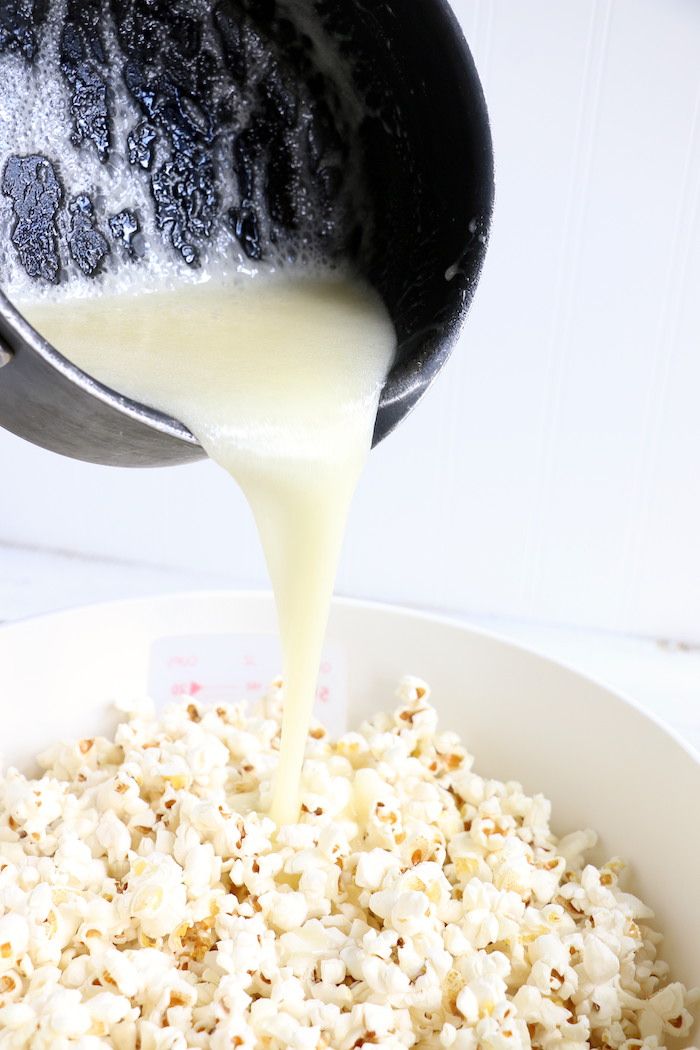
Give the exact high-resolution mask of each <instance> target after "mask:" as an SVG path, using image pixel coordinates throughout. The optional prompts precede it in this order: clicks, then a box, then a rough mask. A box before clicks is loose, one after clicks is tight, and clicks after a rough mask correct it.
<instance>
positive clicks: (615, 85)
mask: <svg viewBox="0 0 700 1050" xmlns="http://www.w3.org/2000/svg"><path fill="white" fill-rule="evenodd" d="M456 7H457V9H458V13H459V15H460V17H461V19H462V22H463V25H464V28H465V31H466V33H467V36H468V39H469V40H470V42H471V45H472V48H473V51H474V53H475V56H476V59H477V64H478V66H479V68H480V71H481V74H482V77H483V81H484V85H485V90H486V95H487V99H488V102H489V106H490V110H491V116H492V122H493V133H494V140H495V148H496V157H497V207H496V218H495V224H494V230H493V239H492V245H491V250H490V254H489V258H488V261H487V266H486V270H485V273H484V277H483V280H482V284H481V286H480V288H479V291H478V294H477V299H476V302H475V305H474V308H473V311H472V313H471V315H470V318H469V321H468V324H467V327H466V329H465V332H464V336H463V340H462V344H461V346H460V347H459V349H458V351H457V352H456V353H455V355H454V358H453V360H452V362H451V363H450V365H449V367H448V369H447V371H446V373H445V374H444V375H443V377H441V379H440V381H439V382H438V383H437V384H436V385H435V387H434V389H433V390H432V391H431V392H430V394H429V395H428V397H427V398H426V400H425V401H424V402H423V404H422V405H421V406H420V407H419V408H418V409H417V410H416V412H415V414H414V415H413V417H412V418H411V419H410V420H409V421H407V422H406V423H405V424H403V425H402V427H401V428H400V429H399V430H398V431H397V433H396V434H395V435H394V436H393V437H392V438H391V439H389V440H388V441H387V442H386V443H385V444H384V445H383V446H381V447H380V448H379V449H378V450H376V451H375V452H374V453H373V455H372V457H371V462H370V465H369V467H368V469H367V472H366V475H365V477H364V479H363V481H362V484H361V487H360V490H359V492H358V495H357V499H356V501H355V505H354V509H353V513H352V520H351V523H350V528H349V531H348V536H347V543H346V549H345V553H344V557H343V562H342V566H341V570H340V578H339V591H340V592H341V593H346V594H353V595H360V596H365V597H376V598H381V599H385V600H395V601H399V602H405V603H409V604H413V605H422V606H425V607H430V608H437V609H441V610H447V611H456V612H458V613H460V614H462V615H475V616H478V617H482V618H483V617H485V616H492V615H496V616H501V617H507V618H510V619H517V620H518V621H519V622H526V623H527V622H538V621H539V622H544V623H554V624H570V625H580V626H584V627H590V628H597V629H604V630H613V631H622V632H626V633H628V634H648V635H663V636H665V637H672V638H684V639H688V640H691V641H692V640H696V641H700V476H699V474H700V470H699V467H698V462H699V456H700V412H699V411H698V400H699V399H700V218H699V215H698V210H699V209H698V205H699V198H700V127H699V116H698V115H699V113H700V61H699V60H698V56H700V3H698V2H697V0H566V2H565V3H562V0H527V3H524V2H519V0H456ZM0 541H1V542H3V543H4V544H5V545H6V547H5V551H4V554H3V551H2V549H0V578H2V579H3V581H4V585H5V589H4V592H3V593H2V594H0V600H5V609H6V614H9V615H11V614H12V613H13V609H14V612H15V613H16V614H19V613H20V612H26V611H34V610H36V609H37V608H39V607H44V606H46V605H47V604H52V605H60V604H68V603H69V602H70V601H71V600H73V598H74V597H75V598H78V597H79V598H80V599H81V600H82V599H83V598H85V597H88V596H91V595H94V596H96V597H109V596H110V595H112V594H114V595H117V594H119V593H124V591H125V589H126V591H128V590H129V587H130V586H131V584H128V583H127V582H126V581H127V580H129V579H131V578H132V577H130V576H129V571H131V570H129V569H128V567H129V566H130V565H133V564H134V563H139V564H140V565H141V566H144V567H145V568H142V569H141V570H133V571H134V572H140V575H138V579H139V580H140V581H141V582H140V583H139V584H138V586H137V585H134V586H137V589H138V588H139V587H140V588H141V589H151V590H156V589H161V588H162V587H164V586H168V585H169V583H168V581H170V585H172V583H173V581H178V584H179V583H180V582H182V581H184V582H185V583H186V584H187V585H192V586H197V585H199V584H206V585H210V584H211V583H213V582H215V583H217V584H220V585H245V586H250V585H254V586H257V585H262V584H264V582H265V572H264V566H263V563H262V558H261V555H260V552H259V549H258V545H257V541H256V538H255V534H254V530H253V526H252V522H251V520H250V515H249V514H248V511H247V509H246V507H245V504H244V502H243V499H242V498H241V496H240V495H239V494H238V492H237V491H236V490H235V489H234V487H233V486H232V485H231V484H230V483H227V482H226V479H225V478H224V476H223V475H222V474H221V473H220V472H219V471H218V470H217V468H215V467H214V466H212V465H210V464H202V465H198V466H194V467H184V468H178V469H172V468H171V469H168V470H162V471H147V472H146V471H144V472H132V471H119V470H114V469H107V468H104V469H102V468H98V467H93V466H87V465H84V464H80V463H75V462H71V461H69V460H63V459H60V458H58V457H56V456H52V455H50V454H48V453H46V452H42V451H40V450H38V449H35V448H33V447H31V446H29V445H27V444H24V443H22V442H20V441H19V440H17V439H15V438H14V437H12V436H10V435H9V434H5V433H1V434H0ZM34 548H41V549H47V550H48V549H52V550H59V551H66V552H73V554H77V555H79V556H81V557H82V556H84V555H92V556H100V557H104V558H107V559H112V561H111V562H110V561H105V562H90V561H85V560H81V559H80V557H78V558H75V557H71V558H67V559H66V558H61V557H59V558H53V559H52V558H50V557H48V556H46V557H44V556H39V557H36V558H34V559H33V560H32V557H31V555H30V554H29V552H30V551H31V550H32V549H34ZM27 559H29V560H27ZM115 559H116V560H115ZM67 566H68V567H69V568H67ZM110 566H111V568H110ZM133 578H135V577H133ZM13 581H14V582H13ZM76 581H78V582H77V585H76ZM76 586H77V590H76ZM13 587H14V590H13ZM13 594H14V597H15V604H14V605H13V604H12V595H13ZM49 594H51V595H52V596H53V597H52V598H50V599H49V598H48V597H47V595H49ZM3 595H4V597H3ZM63 598H65V600H62V599H63ZM27 605H28V606H29V608H27ZM1 612H2V610H1V609H0V614H1Z"/></svg>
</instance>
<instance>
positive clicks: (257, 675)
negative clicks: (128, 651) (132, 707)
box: [148, 634, 348, 736]
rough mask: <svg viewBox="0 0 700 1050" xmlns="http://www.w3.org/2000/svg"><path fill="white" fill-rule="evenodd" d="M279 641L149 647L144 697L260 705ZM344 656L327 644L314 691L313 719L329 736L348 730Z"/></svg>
mask: <svg viewBox="0 0 700 1050" xmlns="http://www.w3.org/2000/svg"><path fill="white" fill-rule="evenodd" d="M281 664H282V661H281V656H280V648H279V642H278V640H277V639H276V638H274V637H271V636H269V635H211V634H202V635H182V636H170V637H166V638H159V639H158V640H157V641H155V642H154V643H153V645H152V647H151V655H150V666H149V674H148V688H149V693H150V695H151V696H152V697H153V700H154V701H155V703H156V705H157V706H159V707H161V706H163V705H164V704H167V703H172V702H173V701H174V700H175V701H176V700H182V699H184V698H194V697H196V698H197V700H200V701H201V702H202V703H205V704H216V703H228V704H234V703H241V702H243V701H245V700H251V701H255V700H259V699H260V698H261V697H263V696H264V695H265V692H266V690H267V688H268V685H269V683H270V682H272V681H273V680H274V679H275V678H277V677H278V676H279V674H280V669H281ZM347 693H348V673H347V658H346V655H345V651H344V650H343V649H342V647H341V646H339V645H328V646H327V647H326V648H325V650H324V654H323V660H322V663H321V667H320V672H319V680H318V688H317V691H316V707H315V715H316V717H317V718H321V719H322V720H323V723H324V725H325V726H326V727H327V728H328V730H329V732H330V733H331V734H332V735H333V736H337V735H339V734H340V733H343V732H344V731H345V729H346V728H347Z"/></svg>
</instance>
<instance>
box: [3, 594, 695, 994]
mask: <svg viewBox="0 0 700 1050" xmlns="http://www.w3.org/2000/svg"><path fill="white" fill-rule="evenodd" d="M275 637H276V624H275V615H274V608H273V604H272V601H271V598H270V597H269V596H268V595H262V594H226V593H213V594H190V595H179V596H167V597H162V598H155V599H143V600H136V601H127V602H116V603H112V604H108V605H103V606H94V607H90V608H86V609H76V610H72V611H69V612H65V613H58V614H54V615H50V616H45V617H41V618H37V619H35V620H28V621H24V622H22V623H19V624H14V625H12V626H9V627H5V628H3V629H2V630H0V696H1V697H2V709H3V728H2V734H1V736H0V753H2V756H3V758H4V760H5V761H7V762H12V763H13V764H16V765H19V766H20V767H21V768H26V769H29V768H31V764H32V758H33V756H35V755H36V754H37V753H38V752H39V751H40V750H42V749H43V748H44V747H46V746H47V745H48V744H50V743H51V742H52V741H54V740H56V739H58V738H65V737H74V736H75V737H77V736H85V735H90V734H92V733H95V732H105V731H108V730H109V729H110V728H111V726H112V725H113V724H114V722H115V716H114V713H113V712H112V711H111V710H110V704H111V701H112V700H113V699H114V698H116V697H118V696H134V695H143V694H144V693H146V692H151V694H153V695H154V696H155V698H156V699H157V700H159V701H161V700H163V699H165V698H167V697H168V696H177V695H195V694H196V695H197V696H199V697H200V698H202V699H205V700H209V699H211V700H214V699H228V700H231V699H239V698H243V697H244V696H245V695H246V692H251V691H252V692H256V691H257V690H259V689H260V688H262V687H263V684H264V683H265V682H266V681H267V680H268V679H269V678H271V677H273V676H274V675H275V674H276V673H277V672H278V671H279V656H278V648H277V643H276V641H275ZM406 673H411V674H416V675H419V676H420V677H422V678H425V679H426V680H427V681H428V682H429V683H430V684H431V686H432V689H433V697H432V698H433V701H434V703H435V704H436V706H437V707H438V709H439V711H440V714H441V717H442V725H443V726H444V727H445V728H450V729H456V730H457V731H459V732H460V733H461V734H462V736H463V739H464V742H465V744H466V745H467V747H468V748H469V749H470V750H471V751H472V752H473V753H474V754H475V755H476V758H477V768H478V770H479V771H480V772H482V773H485V774H486V775H490V776H494V777H498V778H500V779H505V780H509V779H516V780H520V781H521V782H522V783H523V784H524V785H525V787H526V789H527V790H529V791H531V792H538V791H539V792H542V793H544V794H545V795H546V796H547V797H548V798H550V799H552V801H553V804H554V810H553V823H554V826H555V829H556V830H557V831H559V832H560V833H565V832H568V831H572V830H575V829H577V828H583V827H593V828H595V829H596V830H597V831H598V832H599V833H600V834H601V852H602V854H604V855H605V856H608V857H609V856H622V857H624V858H626V859H627V860H629V861H630V863H631V865H632V868H633V880H632V888H633V889H634V891H635V892H638V893H639V894H640V895H641V896H642V897H643V898H644V899H645V900H646V901H647V902H648V903H649V904H650V905H651V906H652V907H653V908H654V909H655V911H656V913H657V918H658V924H659V927H660V929H662V930H663V931H664V933H665V935H666V940H665V945H664V954H665V956H666V958H667V959H668V960H669V961H670V962H671V965H672V967H673V972H674V975H675V976H676V977H677V978H678V979H681V980H683V981H685V982H686V983H687V984H689V985H700V952H698V948H697V943H698V942H697V932H698V931H699V930H700V892H698V887H699V886H700V820H699V819H698V802H699V801H700V761H699V760H698V758H697V756H695V755H694V754H692V753H691V751H690V750H689V749H686V748H685V747H684V746H683V745H682V744H681V743H680V742H679V741H677V740H676V739H674V737H673V736H672V735H671V734H670V733H668V732H667V731H665V730H664V729H663V728H662V727H660V726H659V725H658V724H656V723H655V722H654V721H653V720H651V719H650V718H648V717H647V716H646V715H644V714H643V713H642V712H641V711H639V709H637V708H636V707H635V706H634V705H633V704H631V703H629V702H628V701H626V700H625V699H623V698H622V697H619V696H617V695H616V694H614V693H612V692H610V691H609V690H607V689H605V688H603V687H602V686H600V685H598V684H596V683H595V682H592V681H590V680H588V679H586V678H584V677H582V676H581V675H579V674H577V673H575V672H573V671H571V670H569V669H567V668H565V667H562V666H560V665H557V664H555V663H553V662H551V661H549V660H546V659H544V658H543V657H541V656H538V655H537V654H535V653H531V652H529V651H527V650H524V649H522V648H520V647H518V646H515V645H512V644H510V643H508V642H506V641H504V640H502V639H499V638H495V637H492V636H489V635H486V634H484V633H482V632H479V631H474V630H470V629H468V628H466V627H464V626H461V625H458V624H454V623H450V622H448V621H444V620H440V619H437V618H433V617H429V616H424V615H421V614H417V613H411V612H407V611H405V610H401V609H394V608H389V607H385V606H377V605H371V604H364V603H359V602H344V601H338V602H336V603H335V605H334V608H333V611H332V615H331V622H330V627H329V632H328V647H327V658H326V661H325V665H324V669H323V676H322V683H321V685H322V689H323V694H322V697H321V699H320V701H319V709H320V711H321V713H322V715H323V716H324V717H325V719H326V721H327V722H329V723H330V725H331V728H332V729H333V730H335V731H337V730H338V729H340V728H342V725H343V722H344V718H345V713H346V709H347V714H348V716H349V724H353V723H355V724H356V723H357V722H359V721H360V720H361V719H362V718H363V717H365V716H367V715H369V714H371V713H373V712H375V711H377V710H378V709H381V708H390V707H391V706H392V704H393V702H394V696H393V694H394V689H395V687H396V683H397V680H398V679H399V678H400V677H401V675H403V674H406Z"/></svg>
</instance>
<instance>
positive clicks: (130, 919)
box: [0, 679, 700, 1050]
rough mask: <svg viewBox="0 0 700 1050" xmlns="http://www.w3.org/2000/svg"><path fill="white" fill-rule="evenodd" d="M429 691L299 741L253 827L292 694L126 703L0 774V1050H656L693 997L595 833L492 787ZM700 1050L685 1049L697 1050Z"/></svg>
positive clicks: (516, 793) (420, 685)
mask: <svg viewBox="0 0 700 1050" xmlns="http://www.w3.org/2000/svg"><path fill="white" fill-rule="evenodd" d="M429 695H430V694H429V690H428V687H427V686H426V684H425V683H424V682H421V681H420V680H419V679H405V680H404V681H403V682H402V683H401V685H400V688H399V700H400V706H399V707H398V709H397V710H396V711H395V713H394V714H393V716H392V715H385V714H379V715H377V716H376V717H375V718H373V719H372V720H371V721H370V722H367V723H365V724H364V725H363V726H362V728H361V730H360V731H359V732H357V733H348V734H346V735H345V736H344V737H342V738H341V739H340V740H339V741H337V742H336V743H333V742H332V741H331V740H330V738H329V737H328V734H327V733H326V732H325V731H324V730H322V728H321V727H317V728H316V729H315V732H314V735H313V737H312V738H311V740H310V742H309V749H308V759H307V763H306V766H305V770H304V777H303V784H302V800H303V811H302V818H301V821H300V822H299V824H297V825H290V826H286V827H284V828H281V829H280V830H279V833H278V832H277V830H276V829H275V827H274V825H273V824H272V822H271V821H270V820H269V819H268V818H267V817H266V816H264V815H263V814H262V813H261V812H259V810H260V808H261V807H262V806H264V804H265V800H269V798H270V785H271V780H272V777H273V775H274V770H275V766H276V763H277V759H278V741H279V719H280V715H281V693H280V690H279V689H278V688H276V689H274V690H273V692H272V694H271V695H270V696H269V697H267V698H266V699H265V701H263V703H262V704H261V705H260V706H259V707H258V709H257V710H255V711H253V712H252V713H251V714H249V715H248V714H246V713H245V711H244V710H243V708H242V707H240V706H238V707H232V706H228V705H225V706H221V707H217V708H214V709H207V708H205V707H203V706H202V705H199V704H196V703H193V702H190V703H188V704H186V705H182V706H175V707H172V708H170V709H169V710H168V711H166V712H165V713H164V714H163V716H162V717H161V718H157V717H156V715H155V712H154V710H153V707H152V705H150V704H134V703H127V704H126V705H124V706H123V710H124V711H125V712H126V713H127V714H128V720H127V721H126V722H124V723H123V724H122V725H121V726H120V727H119V728H118V730H117V733H116V736H115V742H114V743H112V742H110V741H109V740H105V739H102V738H94V739H92V738H91V739H85V740H81V741H78V742H77V743H76V744H60V745H56V746H55V747H53V748H51V749H49V751H48V752H46V753H45V755H44V756H42V765H43V766H44V768H45V769H46V772H45V774H44V776H43V777H41V778H40V779H38V780H29V779H27V778H25V777H23V776H22V775H21V774H19V773H18V772H17V771H16V770H11V769H10V770H8V771H7V772H6V773H5V774H4V775H3V776H0V1050H51V1048H55V1050H69V1048H70V1047H76V1048H77V1050H109V1048H115V1050H137V1048H141V1050H189V1048H192V1050H195V1048H197V1050H231V1048H232V1047H238V1048H240V1050H258V1048H259V1047H261V1046H265V1047H266V1048H267V1050H330V1048H332V1050H361V1048H363V1047H366V1048H368V1050H369V1048H370V1047H373V1046H380V1047H382V1048H383V1050H409V1048H411V1047H416V1048H421V1050H423V1048H425V1050H438V1048H440V1047H444V1048H451V1050H531V1047H532V1046H535V1047H537V1050H589V1048H590V1047H605V1048H606V1050H663V1048H664V1047H666V1046H667V1045H669V1040H673V1039H676V1038H681V1039H685V1038H686V1037H687V1036H688V1034H689V1032H690V1030H691V1027H692V1016H691V1009H692V1007H693V1006H694V1004H695V1003H696V1001H697V999H698V998H700V993H694V992H688V991H687V989H685V988H684V987H683V986H682V985H681V984H679V983H677V982H676V983H674V982H671V981H670V978H669V968H668V966H667V965H666V964H665V963H664V962H663V961H662V960H660V959H659V958H658V946H659V942H660V937H659V935H658V934H657V933H655V932H654V931H653V930H652V929H651V928H650V927H649V925H648V920H649V918H650V917H651V912H650V911H649V909H648V908H646V907H645V906H644V905H643V904H642V902H641V901H639V900H638V899H637V898H636V897H634V896H632V895H631V894H629V893H625V892H624V891H623V890H622V889H621V888H620V885H619V881H620V876H621V873H622V871H623V867H624V865H623V864H622V862H620V861H618V860H616V859H614V860H611V861H610V862H609V863H608V864H607V865H605V867H603V868H601V869H598V868H596V867H594V866H593V865H591V864H589V863H588V862H587V859H586V854H587V851H588V850H589V849H590V848H591V847H592V846H593V845H594V844H595V842H596V837H595V834H594V833H593V832H590V831H585V832H576V833H574V834H572V835H568V836H567V837H565V838H563V839H559V840H558V839H556V837H555V836H554V835H553V834H552V832H551V830H550V827H549V819H550V809H551V807H550V804H549V803H548V802H547V800H546V799H544V798H542V796H535V797H534V798H529V797H528V796H527V795H525V793H524V792H523V790H522V788H521V787H520V785H519V784H515V783H512V782H506V783H502V782H500V781H496V780H486V779H484V778H482V777H480V776H479V775H478V774H477V773H474V772H473V770H472V765H473V759H472V758H471V756H470V755H468V754H467V753H466V751H465V750H464V748H463V747H462V746H461V745H460V743H459V740H458V738H457V737H456V735H455V734H454V733H447V732H443V731H438V730H437V716H436V713H435V710H434V709H433V708H432V707H431V705H430V703H429ZM689 1050H692V1048H689Z"/></svg>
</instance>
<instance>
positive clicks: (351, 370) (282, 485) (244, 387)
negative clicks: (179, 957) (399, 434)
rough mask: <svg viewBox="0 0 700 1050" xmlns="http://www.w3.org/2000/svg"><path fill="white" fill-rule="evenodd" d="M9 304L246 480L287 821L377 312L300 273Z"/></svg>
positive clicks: (378, 350)
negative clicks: (268, 584) (266, 581)
mask: <svg viewBox="0 0 700 1050" xmlns="http://www.w3.org/2000/svg"><path fill="white" fill-rule="evenodd" d="M18 305H19V307H20V309H21V310H22V312H23V313H24V315H25V316H26V317H27V319H28V320H29V321H30V323H31V324H32V325H34V327H35V328H37V330H38V331H40V332H41V333H42V334H43V335H44V336H45V338H47V339H48V340H49V342H51V343H52V345H53V346H55V347H56V348H57V349H58V350H60V351H61V352H62V353H63V354H64V355H65V356H66V357H68V358H70V360H72V361H73V362H75V364H77V365H78V366H79V367H80V368H82V369H83V370H84V371H86V372H88V373H89V374H90V375H92V376H94V377H95V378H96V379H98V380H99V381H100V382H102V383H104V384H105V385H107V386H109V387H111V388H113V389H115V390H117V391H119V392H120V393H123V394H125V395H126V396H127V397H131V398H133V399H135V400H137V401H140V402H142V403H144V404H147V405H150V406H152V407H153V408H157V409H160V410H161V411H163V412H166V413H168V414H169V415H171V416H174V417H175V418H176V419H179V420H181V421H182V422H183V423H184V424H185V425H186V426H187V427H189V428H190V430H191V431H192V432H193V433H194V434H195V435H196V437H197V439H198V440H199V441H200V443H201V444H202V446H203V447H204V449H205V450H206V451H207V453H208V454H209V455H210V456H211V458H212V459H214V460H215V461H216V462H217V463H219V464H220V465H221V466H222V467H224V468H225V469H226V470H227V471H228V472H229V473H230V474H231V475H232V476H233V477H234V478H235V479H236V481H237V482H238V483H239V484H240V486H241V488H242V489H243V491H244V493H245V495H246V497H247V499H248V502H249V504H250V506H251V509H252V511H253V514H254V517H255V521H256V524H257V527H258V531H259V534H260V539H261V542H262V545H263V549H264V552H265V558H266V561H267V565H268V570H269V573H270V578H271V580H272V586H273V590H274V593H275V601H276V605H277V616H278V621H279V628H280V635H281V640H282V650H283V658H284V678H285V701H284V704H285V706H284V719H283V727H282V746H281V753H280V762H279V768H278V773H277V777H276V781H275V785H274V793H273V803H272V810H271V815H272V817H273V818H274V819H275V820H276V821H277V822H278V823H279V824H284V823H291V822H293V821H295V820H296V819H297V817H298V812H299V778H300V774H301V767H302V762H303V757H304V748H305V745H306V738H307V734H308V728H309V722H310V718H311V711H312V707H313V701H314V696H315V691H316V680H317V675H318V668H319V663H320V657H321V649H322V645H323V637H324V634H325V629H326V622H327V619H328V611H329V606H330V600H331V595H332V591H333V582H334V579H335V573H336V567H337V562H338V557H339V554H340V548H341V543H342V538H343V533H344V529H345V521H346V517H347V512H348V507H349V504H350V499H351V497H352V493H353V491H354V489H355V486H356V484H357V480H358V477H359V475H360V472H361V469H362V466H363V463H364V461H365V459H366V457H367V454H368V452H369V449H370V447H371V440H372V432H373V428H374V423H375V418H376V412H377V405H378V402H379V395H380V392H381V388H382V385H383V383H384V380H385V378H386V375H387V372H388V370H389V367H390V364H391V361H392V357H393V354H394V349H395V334H394V329H393V326H392V324H391V321H390V319H389V316H388V314H387V311H386V309H385V307H384V305H383V304H382V302H381V300H380V299H379V297H378V296H377V295H376V294H375V293H374V292H373V291H371V290H370V289H369V288H368V287H367V286H365V285H364V284H362V283H360V282H359V281H355V280H350V279H349V278H345V277H343V278H341V277H325V276H324V277H319V276H311V275H309V276H302V277H296V278H294V279H290V278H282V277H279V278H266V279H264V280H258V279H251V280H248V281H246V282H244V283H240V282H239V283H236V284H233V283H216V282H213V281H209V282H206V283H202V284H194V285H188V286H186V287H181V288H179V289H178V290H177V291H167V292H154V293H150V294H142V295H139V296H133V297H131V296H130V297H127V296H101V297H99V298H93V299H81V300H74V299H73V300H71V299H62V300H54V301H51V300H39V301H36V302H33V303H20V304H18Z"/></svg>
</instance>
